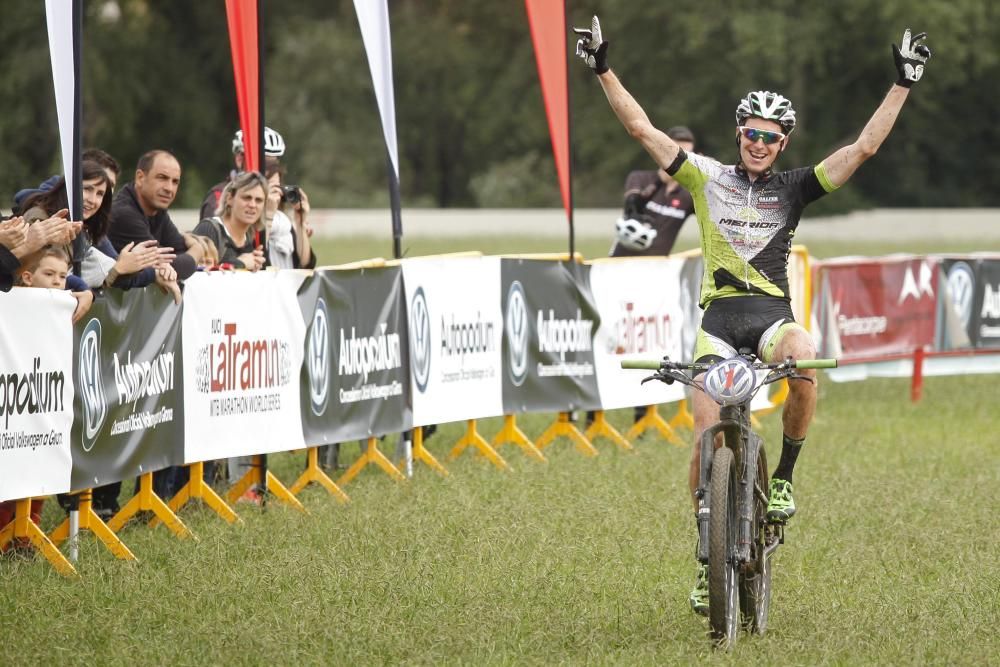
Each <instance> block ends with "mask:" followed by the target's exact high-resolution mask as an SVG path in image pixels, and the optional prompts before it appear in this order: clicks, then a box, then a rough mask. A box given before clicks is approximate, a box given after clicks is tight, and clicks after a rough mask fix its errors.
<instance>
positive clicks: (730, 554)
mask: <svg viewBox="0 0 1000 667" xmlns="http://www.w3.org/2000/svg"><path fill="white" fill-rule="evenodd" d="M709 493H710V495H709V499H710V502H711V512H710V513H709V515H708V620H709V625H710V626H711V634H712V639H713V640H715V642H716V643H717V644H719V645H723V646H727V647H728V646H732V645H733V644H734V643H735V642H736V632H737V629H738V621H739V613H740V612H739V587H738V585H737V584H738V582H737V576H738V573H737V569H736V535H737V531H738V530H739V526H738V525H737V518H738V512H737V504H738V496H737V493H738V492H737V488H736V460H735V458H734V457H733V451H732V450H731V449H729V448H728V447H720V448H719V449H717V450H715V455H714V456H713V457H712V480H711V487H710V490H709Z"/></svg>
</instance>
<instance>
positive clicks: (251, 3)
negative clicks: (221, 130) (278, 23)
mask: <svg viewBox="0 0 1000 667" xmlns="http://www.w3.org/2000/svg"><path fill="white" fill-rule="evenodd" d="M226 19H227V21H228V23H229V46H230V49H231V50H232V53H233V79H234V80H235V82H236V106H237V108H238V109H239V114H240V128H242V130H243V156H244V157H243V159H244V163H243V168H244V169H245V170H247V171H255V170H258V169H260V168H261V163H262V160H261V159H260V145H259V144H260V134H261V131H260V104H259V100H260V89H259V82H260V80H259V78H258V72H259V66H260V63H259V51H258V48H257V0H226Z"/></svg>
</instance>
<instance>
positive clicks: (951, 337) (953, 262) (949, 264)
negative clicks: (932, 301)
mask: <svg viewBox="0 0 1000 667" xmlns="http://www.w3.org/2000/svg"><path fill="white" fill-rule="evenodd" d="M939 268H940V279H941V280H942V281H943V284H942V289H941V290H939V291H938V319H937V335H936V347H937V349H940V350H955V349H963V348H970V347H973V346H974V345H975V344H976V340H977V339H978V337H979V336H978V331H977V329H978V328H979V313H978V311H977V309H976V307H975V301H976V297H977V296H978V295H979V285H978V279H979V263H978V262H977V261H976V260H975V259H972V258H971V257H963V258H956V257H946V258H942V259H941V260H940V264H939Z"/></svg>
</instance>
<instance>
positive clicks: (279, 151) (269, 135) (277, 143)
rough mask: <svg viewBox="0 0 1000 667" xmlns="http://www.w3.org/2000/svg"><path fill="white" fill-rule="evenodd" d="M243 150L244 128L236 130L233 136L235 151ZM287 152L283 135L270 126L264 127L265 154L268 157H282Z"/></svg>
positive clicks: (240, 151)
mask: <svg viewBox="0 0 1000 667" xmlns="http://www.w3.org/2000/svg"><path fill="white" fill-rule="evenodd" d="M242 152H243V130H236V136H234V137H233V153H242ZM284 154H285V140H284V139H282V138H281V135H280V134H278V133H277V132H275V131H274V130H272V129H271V128H269V127H265V128H264V155H266V156H267V157H281V156H282V155H284Z"/></svg>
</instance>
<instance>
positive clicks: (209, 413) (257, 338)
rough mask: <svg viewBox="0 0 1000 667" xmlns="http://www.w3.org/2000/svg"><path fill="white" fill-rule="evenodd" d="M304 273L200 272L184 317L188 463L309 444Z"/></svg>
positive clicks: (194, 278) (190, 290) (189, 290)
mask: <svg viewBox="0 0 1000 667" xmlns="http://www.w3.org/2000/svg"><path fill="white" fill-rule="evenodd" d="M303 278H304V274H302V273H300V272H297V271H261V272H258V273H246V272H236V273H215V274H212V275H208V274H204V273H196V274H195V275H193V276H192V277H191V278H189V279H188V280H187V285H186V287H185V290H184V311H183V312H184V315H183V336H182V339H183V346H184V347H183V350H184V355H183V358H184V364H183V382H184V403H185V413H184V461H185V462H186V463H194V462H196V461H205V460H210V459H219V458H227V457H231V456H240V455H249V454H262V453H267V452H278V451H288V450H290V449H301V448H303V447H304V446H305V445H304V442H303V440H302V419H301V406H300V401H299V382H298V381H297V379H298V377H299V373H300V370H301V368H302V350H303V339H304V336H305V323H304V322H303V321H302V312H301V310H300V309H299V303H298V300H297V298H296V292H297V290H298V287H299V285H300V284H301V283H302V280H303Z"/></svg>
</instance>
